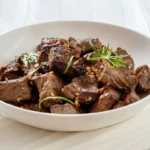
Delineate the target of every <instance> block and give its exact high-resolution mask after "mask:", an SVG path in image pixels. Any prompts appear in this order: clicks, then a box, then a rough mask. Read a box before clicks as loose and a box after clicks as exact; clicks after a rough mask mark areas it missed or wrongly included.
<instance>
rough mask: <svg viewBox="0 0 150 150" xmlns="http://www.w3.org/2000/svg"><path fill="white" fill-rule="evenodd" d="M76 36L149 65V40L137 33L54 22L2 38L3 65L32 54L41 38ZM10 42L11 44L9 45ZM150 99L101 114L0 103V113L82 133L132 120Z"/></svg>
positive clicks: (26, 121) (79, 23)
mask: <svg viewBox="0 0 150 150" xmlns="http://www.w3.org/2000/svg"><path fill="white" fill-rule="evenodd" d="M47 36H49V37H64V38H68V37H69V36H74V37H77V38H85V37H98V38H100V40H102V41H103V42H105V43H107V42H109V43H111V45H112V46H113V47H116V46H122V47H123V48H125V49H127V50H128V51H129V53H130V54H131V55H132V56H133V58H134V60H135V62H136V66H138V65H141V64H144V63H145V64H150V59H149V56H148V55H147V53H149V47H150V39H149V38H148V37H146V36H143V35H141V34H139V33H136V32H134V31H131V30H128V29H124V28H121V27H117V26H113V25H109V24H104V23H92V22H53V23H43V24H38V25H32V26H28V27H24V28H20V29H17V30H14V31H12V32H9V33H6V34H4V35H2V36H0V49H2V50H3V51H1V55H2V56H3V57H2V58H1V59H0V65H4V64H6V63H8V61H10V60H11V59H12V58H13V57H14V56H17V55H19V54H21V53H23V52H29V51H33V49H35V48H36V46H37V45H38V44H39V42H40V39H41V38H42V37H47ZM8 43H9V44H8ZM149 100H150V99H149V97H146V98H144V99H143V100H141V101H140V102H137V103H135V104H131V105H129V106H126V107H124V108H119V109H116V110H112V111H106V112H102V113H92V114H86V115H55V114H46V113H38V112H33V111H27V110H24V109H21V108H17V107H14V106H11V105H9V104H6V103H4V102H0V112H2V113H3V114H4V115H6V116H8V117H9V118H12V119H14V120H16V121H19V122H21V123H24V124H28V125H31V126H34V127H39V128H43V129H49V130H57V131H83V130H92V129H97V128H102V127H106V126H110V125H113V124H116V123H119V122H122V121H124V120H126V119H129V118H131V117H132V116H134V115H135V114H136V113H138V112H139V111H141V110H143V109H144V108H145V107H146V106H147V105H148V103H149Z"/></svg>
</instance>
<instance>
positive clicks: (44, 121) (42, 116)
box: [0, 97, 150, 131]
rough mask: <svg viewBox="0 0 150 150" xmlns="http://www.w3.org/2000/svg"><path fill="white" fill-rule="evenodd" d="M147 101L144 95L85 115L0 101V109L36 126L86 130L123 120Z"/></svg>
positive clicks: (50, 128)
mask: <svg viewBox="0 0 150 150" xmlns="http://www.w3.org/2000/svg"><path fill="white" fill-rule="evenodd" d="M149 101H150V99H149V97H146V98H144V100H142V102H140V103H135V104H133V105H131V106H127V107H125V108H120V109H116V110H112V111H106V112H102V113H101V112H100V113H92V114H85V115H62V114H60V115H59V114H49V113H40V112H34V111H28V110H24V109H22V108H18V107H14V106H11V105H9V104H6V103H4V102H0V111H1V112H2V113H3V114H4V115H6V116H8V117H9V118H11V119H13V120H16V121H18V122H21V123H24V124H27V125H30V126H33V127H37V128H42V129H47V130H55V131H86V130H93V129H98V128H103V127H107V126H110V125H114V124H117V123H120V122H122V121H125V120H127V119H129V118H131V117H133V116H134V115H135V114H137V113H140V112H141V111H143V110H144V109H145V108H146V106H147V105H148V104H149ZM8 110H9V111H8Z"/></svg>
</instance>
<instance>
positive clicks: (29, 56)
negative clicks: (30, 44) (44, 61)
mask: <svg viewBox="0 0 150 150" xmlns="http://www.w3.org/2000/svg"><path fill="white" fill-rule="evenodd" d="M38 56H39V55H38V54H37V53H32V52H31V53H23V54H22V55H21V56H19V58H20V59H21V60H22V62H23V63H24V65H29V64H32V65H33V66H34V65H35V64H36V63H37V62H38Z"/></svg>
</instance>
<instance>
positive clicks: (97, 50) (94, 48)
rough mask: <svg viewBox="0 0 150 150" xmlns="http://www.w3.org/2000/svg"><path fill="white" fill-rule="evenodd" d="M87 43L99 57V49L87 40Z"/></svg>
mask: <svg viewBox="0 0 150 150" xmlns="http://www.w3.org/2000/svg"><path fill="white" fill-rule="evenodd" d="M89 44H90V46H91V48H92V50H93V51H95V53H96V54H97V55H98V56H99V57H101V55H102V54H101V53H100V51H99V49H97V48H96V47H95V46H94V45H93V43H92V42H91V41H89Z"/></svg>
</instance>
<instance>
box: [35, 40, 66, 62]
mask: <svg viewBox="0 0 150 150" xmlns="http://www.w3.org/2000/svg"><path fill="white" fill-rule="evenodd" d="M65 44H67V40H65V39H60V38H43V39H42V41H41V44H40V45H39V46H38V50H37V51H38V53H39V54H40V55H39V62H47V61H48V55H49V52H50V49H51V47H56V46H58V45H65Z"/></svg>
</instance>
